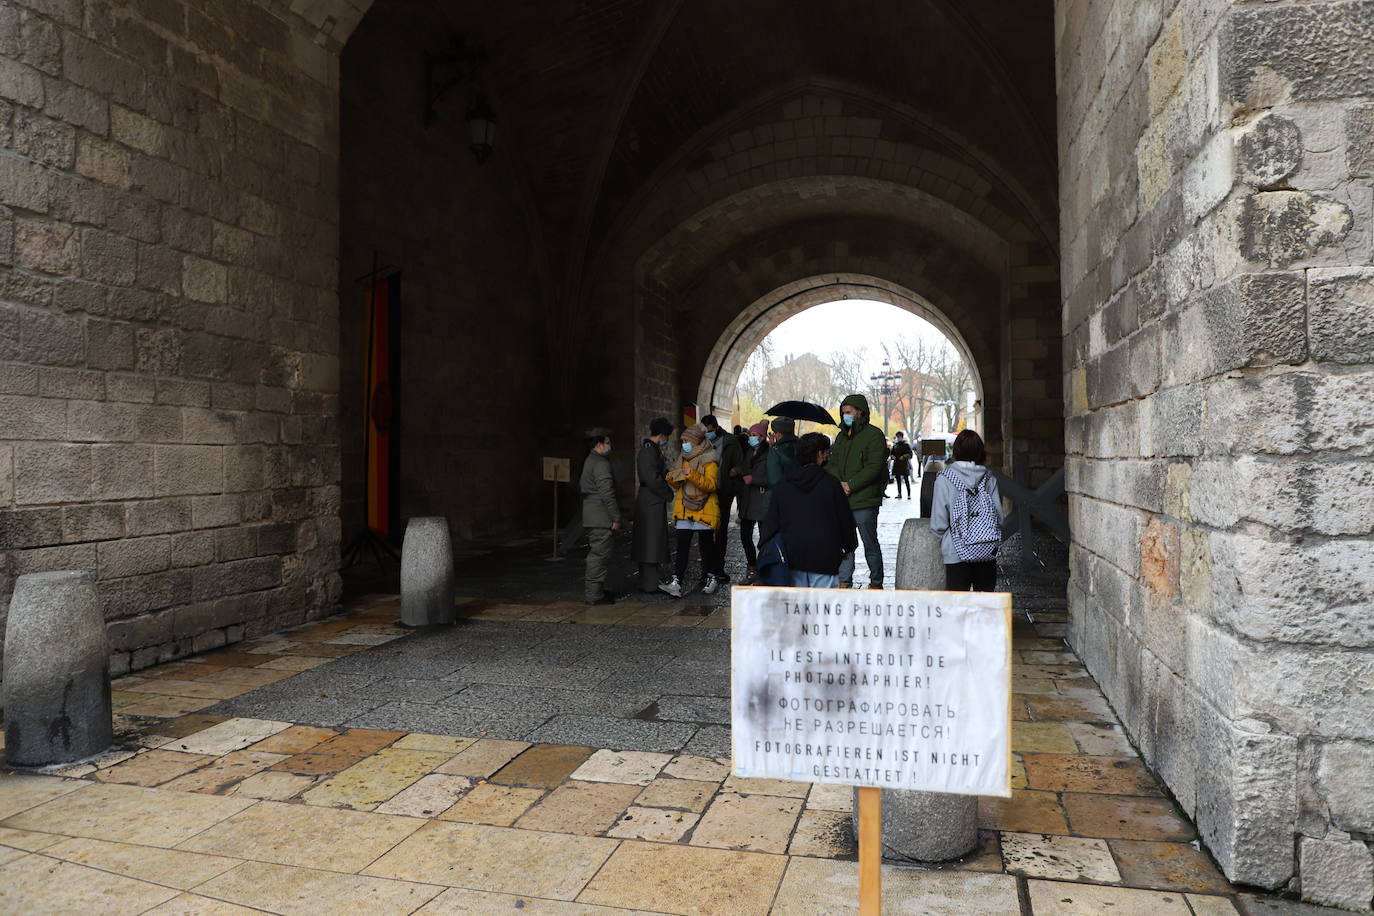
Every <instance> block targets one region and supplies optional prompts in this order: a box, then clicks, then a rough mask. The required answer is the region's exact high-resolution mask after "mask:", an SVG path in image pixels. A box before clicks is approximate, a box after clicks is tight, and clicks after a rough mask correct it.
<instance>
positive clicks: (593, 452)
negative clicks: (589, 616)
mask: <svg viewBox="0 0 1374 916" xmlns="http://www.w3.org/2000/svg"><path fill="white" fill-rule="evenodd" d="M587 436H588V446H589V447H590V451H589V452H588V454H587V460H586V462H585V463H584V464H583V465H582V477H581V478H580V480H579V484H580V486H581V489H582V526H583V527H584V528H586V529H587V541H588V543H589V544H590V547H589V548H588V550H587V575H586V597H587V603H588V604H615V595H613V594H611V593H610V592H608V591H606V589H605V588H604V585H605V582H606V573H607V572H608V571H609V569H610V565H611V547H612V544H613V540H612V538H613V533H614V532H616V531H619V530H620V527H621V526H620V501H619V500H618V499H617V498H616V495H615V475H614V474H613V473H612V472H611V459H610V458H609V457H607V456H609V455H610V453H611V431H610V430H608V429H594V430H592V431H590V432H589V433H588V434H587Z"/></svg>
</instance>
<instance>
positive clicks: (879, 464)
mask: <svg viewBox="0 0 1374 916" xmlns="http://www.w3.org/2000/svg"><path fill="white" fill-rule="evenodd" d="M826 469H827V470H828V471H830V473H831V474H833V475H834V476H835V477H836V478H837V479H838V480H839V481H840V486H841V487H842V488H843V489H844V492H845V495H847V496H848V497H849V509H850V511H851V512H853V513H854V526H855V527H856V528H858V529H859V538H860V540H862V541H863V545H864V561H865V562H867V563H868V587H869V588H882V587H883V551H882V548H881V547H880V546H879V545H878V508H879V507H880V506H881V505H882V503H883V491H884V490H886V489H887V440H886V438H885V437H884V436H883V433H882V430H880V429H878V428H877V427H876V426H874V425H872V424H871V423H870V422H869V412H868V398H866V397H864V396H863V395H861V394H851V395H850V396H849V397H847V398H845V399H844V400H843V401H841V402H840V432H839V434H838V435H836V437H835V445H834V447H833V448H832V449H831V450H830V463H829V465H827V466H826ZM839 578H840V587H841V588H852V587H853V586H854V554H852V553H851V554H849V555H848V556H846V557H845V558H844V560H843V561H841V563H840V576H839Z"/></svg>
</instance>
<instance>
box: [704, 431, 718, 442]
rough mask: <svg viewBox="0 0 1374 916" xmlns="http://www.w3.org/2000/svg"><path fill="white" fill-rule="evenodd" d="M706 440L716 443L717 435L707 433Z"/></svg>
mask: <svg viewBox="0 0 1374 916" xmlns="http://www.w3.org/2000/svg"><path fill="white" fill-rule="evenodd" d="M706 438H707V439H710V440H711V441H712V442H715V441H716V434H715V433H707V434H706Z"/></svg>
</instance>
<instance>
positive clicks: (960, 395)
mask: <svg viewBox="0 0 1374 916" xmlns="http://www.w3.org/2000/svg"><path fill="white" fill-rule="evenodd" d="M930 379H931V385H930V397H931V400H932V401H934V402H936V403H937V404H939V405H940V406H939V409H940V410H942V411H944V420H945V424H944V427H945V429H947V430H950V431H953V430H957V429H958V428H959V419H960V417H961V416H962V415H963V412H964V411H965V410H967V409H968V405H969V404H970V403H971V402H972V401H973V372H972V371H971V370H970V369H969V365H968V363H966V362H964V361H963V360H962V359H960V358H959V354H957V353H955V352H954V348H953V347H951V346H950V345H949V344H948V343H946V344H945V345H944V347H943V348H942V349H941V351H940V353H939V358H938V359H937V360H936V361H935V363H934V365H933V366H932V367H931V371H930Z"/></svg>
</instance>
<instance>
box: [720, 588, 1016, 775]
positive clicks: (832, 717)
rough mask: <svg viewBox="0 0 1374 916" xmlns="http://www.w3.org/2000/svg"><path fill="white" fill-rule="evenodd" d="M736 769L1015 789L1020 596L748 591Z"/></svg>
mask: <svg viewBox="0 0 1374 916" xmlns="http://www.w3.org/2000/svg"><path fill="white" fill-rule="evenodd" d="M732 600H733V605H732V610H731V626H732V629H733V634H732V639H731V663H732V678H731V704H732V713H733V716H732V719H733V734H732V739H733V745H734V766H735V774H736V775H738V776H741V777H748V778H759V779H790V780H797V781H801V782H826V783H838V784H843V785H856V786H874V787H879V788H885V789H920V790H924V791H930V792H950V793H955V794H959V795H997V796H1001V797H1003V798H1007V797H1010V796H1011V596H1010V595H1008V594H1004V593H1000V592H999V593H991V592H928V591H878V590H874V591H865V590H853V589H843V590H842V589H813V588H736V589H734V592H733V599H732Z"/></svg>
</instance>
